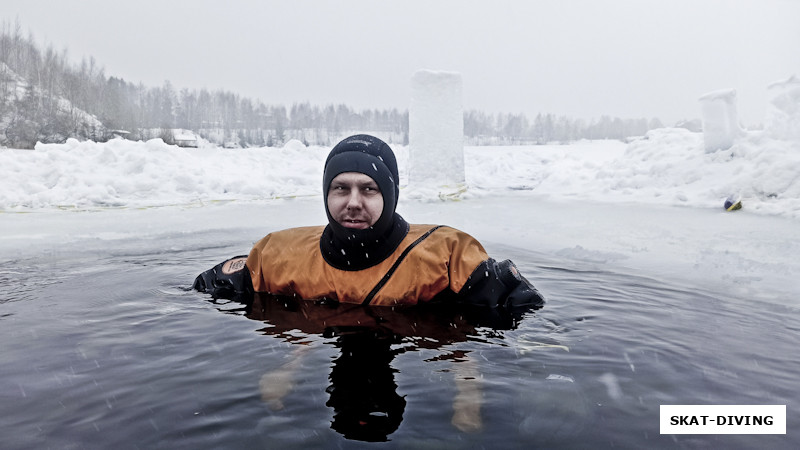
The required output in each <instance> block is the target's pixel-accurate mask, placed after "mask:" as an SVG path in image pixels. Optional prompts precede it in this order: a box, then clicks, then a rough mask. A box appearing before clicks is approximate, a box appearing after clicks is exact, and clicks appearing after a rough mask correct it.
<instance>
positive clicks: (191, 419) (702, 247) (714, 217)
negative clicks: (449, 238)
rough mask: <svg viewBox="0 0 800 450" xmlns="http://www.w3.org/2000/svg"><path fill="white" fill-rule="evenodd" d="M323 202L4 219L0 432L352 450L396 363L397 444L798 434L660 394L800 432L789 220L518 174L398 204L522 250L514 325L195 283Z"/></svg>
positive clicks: (391, 427) (660, 442)
mask: <svg viewBox="0 0 800 450" xmlns="http://www.w3.org/2000/svg"><path fill="white" fill-rule="evenodd" d="M321 209H322V208H321V199H320V198H319V197H316V198H313V197H312V198H300V199H294V200H277V201H247V202H246V201H239V202H231V203H227V204H226V203H217V204H213V205H206V206H204V207H190V206H184V207H180V206H171V207H161V208H149V209H135V208H130V209H94V210H91V211H58V210H56V211H53V210H37V211H32V212H27V213H3V214H0V251H2V255H3V256H2V259H1V260H0V277H1V278H2V279H3V281H4V285H5V286H7V288H6V289H4V292H3V294H2V297H0V323H2V327H1V331H0V337H2V340H3V343H4V351H3V353H2V356H0V380H2V384H3V386H4V390H3V393H2V396H3V401H2V403H0V416H1V417H3V420H2V421H1V422H0V434H1V435H2V436H4V445H5V446H8V447H9V448H42V447H44V446H59V447H85V448H109V447H120V446H122V447H163V448H174V447H176V446H188V447H193V448H220V447H227V448H231V447H240V448H241V447H254V446H264V445H270V446H272V445H277V446H280V447H288V448H307V447H309V446H312V447H334V448H335V447H340V446H345V447H352V446H354V445H355V446H357V444H358V443H359V442H361V441H360V440H358V439H363V438H364V437H363V435H359V434H358V430H356V431H353V430H352V428H347V427H346V426H345V425H346V420H345V419H346V418H347V417H346V414H345V412H346V411H345V412H342V411H344V410H343V409H342V406H341V405H342V404H345V405H347V404H350V403H353V402H355V401H356V400H357V399H358V398H360V397H359V396H360V395H362V394H363V392H362V391H357V390H356V391H354V390H353V389H352V387H351V385H352V383H349V382H348V381H347V380H358V376H359V374H362V375H363V372H364V371H367V372H369V373H372V374H377V375H376V376H377V377H378V378H380V379H383V380H385V383H381V385H380V386H376V387H375V388H374V389H372V390H370V391H369V397H370V398H371V399H373V400H374V401H375V402H378V403H379V404H381V405H383V407H384V409H385V410H386V411H387V412H386V413H385V415H384V416H380V417H378V419H376V420H377V421H378V422H380V421H381V420H383V422H382V423H383V425H382V426H383V428H380V427H377V428H376V429H377V430H378V431H377V434H378V435H380V432H381V430H382V432H383V433H384V435H388V436H385V438H386V439H388V440H389V446H390V447H419V446H434V447H443V446H444V447H453V448H462V447H476V446H478V447H480V446H486V447H494V446H496V444H497V443H498V442H503V443H504V444H506V446H508V447H522V446H525V447H528V446H537V445H538V446H543V447H550V448H553V447H563V448H611V447H625V448H632V447H667V448H674V447H681V448H702V447H708V446H712V445H713V446H721V447H724V448H753V447H763V448H797V447H798V445H800V441H799V440H798V437H797V436H796V435H794V434H792V432H791V431H790V432H789V434H787V435H777V436H755V435H753V436H736V435H733V436H710V435H703V436H691V435H685V436H664V435H660V434H659V422H658V419H659V417H658V416H659V405H661V404H686V403H689V404H786V405H787V418H788V423H787V430H793V429H796V428H797V426H798V422H797V417H800V416H798V412H800V411H798V407H797V405H798V404H800V402H798V400H800V396H799V395H798V393H797V390H796V384H797V383H796V374H797V373H800V356H798V353H797V351H796V343H797V342H799V341H800V323H798V317H800V316H798V298H800V296H798V294H800V287H798V285H797V283H796V274H797V273H799V272H798V264H799V263H798V262H797V261H796V257H795V256H794V255H796V254H797V250H798V245H799V244H798V242H800V230H799V229H798V227H797V226H796V221H795V220H793V219H789V218H781V217H772V216H764V215H755V214H751V213H748V212H747V211H746V210H743V211H740V212H737V213H733V214H731V213H725V212H722V211H720V210H719V209H716V208H715V209H711V208H706V209H703V208H687V207H674V206H644V205H641V204H624V203H614V204H602V203H597V202H588V201H585V200H564V199H553V198H551V196H548V195H536V194H533V193H530V192H525V193H515V192H509V193H508V194H506V195H500V196H491V197H478V198H472V199H468V200H465V201H462V202H447V203H438V202H435V203H425V202H407V203H403V202H401V206H400V208H399V212H400V213H401V214H403V215H404V217H406V219H408V220H409V221H410V222H415V223H445V224H448V225H451V226H454V227H457V228H459V229H462V230H464V231H467V232H469V233H470V234H473V235H474V236H475V237H477V238H478V239H480V240H481V241H482V242H483V243H484V245H485V247H486V248H487V250H488V251H489V253H490V255H492V256H494V257H495V258H498V259H505V258H510V259H512V260H514V261H515V262H516V263H517V265H518V266H519V267H520V270H521V271H522V272H523V273H524V274H526V275H527V277H528V278H529V279H530V280H531V281H532V282H533V283H534V284H536V285H537V287H538V288H539V289H540V290H541V291H542V292H543V294H544V295H545V296H546V297H547V299H548V303H547V304H546V305H545V307H544V308H543V309H541V310H538V311H535V312H528V313H526V314H525V315H524V316H523V317H522V318H521V320H519V322H518V323H510V322H509V321H508V320H505V321H504V320H499V321H495V322H491V321H487V319H486V317H485V315H479V316H478V317H483V319H481V320H478V319H476V317H475V316H474V315H473V314H472V313H470V312H469V311H467V312H465V311H456V312H447V311H445V312H437V313H436V314H430V315H427V314H421V315H420V314H419V313H414V312H412V313H401V312H389V311H383V312H380V311H379V312H377V313H371V315H370V317H372V318H373V320H374V321H375V322H374V323H373V324H369V326H366V327H365V326H364V324H365V323H366V322H367V321H364V320H360V319H359V323H360V324H361V326H362V328H359V329H354V328H352V327H351V326H352V323H349V324H348V320H350V321H352V320H353V317H351V315H350V314H349V313H348V312H347V311H343V310H341V309H338V310H334V311H328V310H325V309H322V313H323V314H327V315H329V316H330V315H337V317H341V320H342V324H341V327H339V328H337V329H336V330H333V331H331V330H328V331H326V330H324V329H321V328H320V327H319V325H318V323H315V322H314V320H313V318H314V317H316V316H318V315H319V314H320V308H327V307H325V306H314V305H305V306H303V307H294V308H293V307H292V305H288V306H287V305H284V304H283V303H280V302H278V303H275V302H272V303H270V301H269V300H266V299H265V300H263V303H262V304H261V305H260V308H258V309H256V310H250V311H245V309H244V308H243V307H242V305H239V304H237V303H230V302H222V303H219V302H216V303H215V302H212V301H211V299H210V298H209V297H208V296H206V295H201V294H198V293H196V292H193V291H191V290H188V287H189V286H190V284H191V282H192V280H193V278H194V277H195V276H196V275H197V274H198V273H199V272H200V271H202V270H204V269H206V268H208V267H210V266H211V265H213V264H215V263H216V262H219V261H220V260H222V259H224V258H226V257H228V256H232V255H235V254H241V253H246V252H247V251H248V250H249V248H250V246H251V245H252V243H253V242H254V241H256V240H257V239H259V238H260V237H262V236H263V235H264V234H266V233H268V232H270V231H274V230H276V229H282V228H285V227H290V226H295V225H306V224H312V223H323V221H324V220H325V218H324V213H323V212H322V211H321ZM315 308H316V309H315ZM506 319H507V318H506ZM409 323H411V324H414V325H415V326H414V327H410V328H409V326H408V324H409ZM421 323H422V324H424V326H421V325H420V324H421ZM375 324H380V325H377V326H376V325H375ZM453 325H455V326H453ZM509 325H515V326H513V327H511V326H509ZM493 327H494V328H493ZM364 328H366V329H364ZM504 328H513V329H504ZM409 330H411V331H409ZM354 392H361V393H359V394H356V393H354ZM478 398H479V399H481V401H480V407H479V408H477V411H478V412H477V413H475V408H470V407H469V406H467V405H473V406H474V405H475V404H476V403H475V401H476V399H478ZM454 405H455V407H454ZM456 410H457V411H460V414H459V415H454V411H456ZM343 423H344V424H345V425H342V424H343ZM362 431H363V430H362ZM353 433H356V434H353ZM370 436H371V438H373V439H377V438H376V437H375V435H374V434H373V435H370ZM364 445H366V444H364Z"/></svg>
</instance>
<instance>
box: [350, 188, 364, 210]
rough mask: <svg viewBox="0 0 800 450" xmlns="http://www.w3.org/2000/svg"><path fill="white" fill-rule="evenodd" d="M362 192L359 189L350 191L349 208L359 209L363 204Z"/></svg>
mask: <svg viewBox="0 0 800 450" xmlns="http://www.w3.org/2000/svg"><path fill="white" fill-rule="evenodd" d="M362 202H363V201H362V198H361V192H359V191H358V189H353V190H351V191H350V196H349V197H347V209H359V208H361V204H362Z"/></svg>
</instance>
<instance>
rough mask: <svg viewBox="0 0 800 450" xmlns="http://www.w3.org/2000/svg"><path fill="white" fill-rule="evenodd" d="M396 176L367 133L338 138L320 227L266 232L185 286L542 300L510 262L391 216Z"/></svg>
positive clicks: (453, 235)
mask: <svg viewBox="0 0 800 450" xmlns="http://www.w3.org/2000/svg"><path fill="white" fill-rule="evenodd" d="M399 181H400V177H399V175H398V170H397V161H396V159H395V156H394V153H393V152H392V150H391V148H390V147H389V146H388V145H387V144H386V143H385V142H383V141H381V140H380V139H378V138H375V137H373V136H369V135H356V136H351V137H349V138H346V139H344V140H343V141H341V142H339V143H338V144H337V145H336V146H335V147H334V148H333V149H332V150H331V152H330V154H329V155H328V158H327V160H326V161H325V171H324V174H323V180H322V188H323V194H324V197H323V198H324V203H325V212H326V213H327V216H328V224H327V225H326V226H312V227H301V228H292V229H288V230H283V231H278V232H274V233H270V234H268V235H267V236H265V237H264V238H262V239H261V240H260V241H259V242H258V243H256V245H255V246H254V247H253V249H252V250H251V251H250V254H249V256H247V257H245V256H240V257H236V258H232V259H230V260H227V261H225V262H222V263H220V264H218V265H217V266H215V267H214V268H212V269H209V270H207V271H205V272H203V273H202V274H200V275H199V276H198V277H197V279H196V280H195V283H194V288H195V289H197V290H200V291H202V292H208V293H211V294H212V295H214V296H217V297H231V296H238V295H248V294H250V293H252V292H265V293H269V294H274V295H287V296H294V297H300V298H302V299H307V300H328V301H336V302H340V303H357V304H364V305H373V306H392V305H414V304H418V303H425V302H431V301H439V300H442V301H445V300H446V301H452V300H455V301H456V302H462V303H468V304H475V305H482V306H489V307H497V306H506V307H515V306H523V307H531V306H532V307H537V306H540V305H542V304H543V303H544V299H543V297H542V296H541V294H539V292H538V291H537V290H536V288H534V287H533V285H531V283H530V282H528V280H526V279H525V278H524V277H523V276H522V275H521V274H520V273H519V271H518V270H517V267H516V266H515V265H514V263H512V262H511V261H508V260H506V261H503V262H497V261H495V260H494V259H492V258H490V257H489V256H488V255H487V253H486V251H485V250H484V249H483V247H482V246H481V244H480V243H479V242H478V241H476V240H475V239H474V238H472V237H471V236H469V235H468V234H466V233H463V232H461V231H459V230H456V229H454V228H450V227H446V226H441V225H438V226H434V225H410V224H408V223H407V222H406V221H405V220H404V219H403V218H402V217H401V216H400V215H399V214H397V213H396V212H395V208H396V207H397V201H398V196H399V193H400V184H399Z"/></svg>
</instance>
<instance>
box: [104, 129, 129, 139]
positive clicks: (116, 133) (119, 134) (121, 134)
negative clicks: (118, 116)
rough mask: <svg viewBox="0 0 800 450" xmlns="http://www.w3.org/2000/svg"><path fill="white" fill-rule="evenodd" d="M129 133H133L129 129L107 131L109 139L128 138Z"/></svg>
mask: <svg viewBox="0 0 800 450" xmlns="http://www.w3.org/2000/svg"><path fill="white" fill-rule="evenodd" d="M129 134H131V132H130V131H127V130H108V132H107V133H106V135H107V139H117V138H122V139H128V135H129Z"/></svg>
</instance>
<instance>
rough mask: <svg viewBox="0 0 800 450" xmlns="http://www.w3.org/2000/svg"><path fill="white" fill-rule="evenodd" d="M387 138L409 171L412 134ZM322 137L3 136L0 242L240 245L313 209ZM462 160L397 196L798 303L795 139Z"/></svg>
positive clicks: (515, 237) (650, 271)
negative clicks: (458, 192)
mask: <svg viewBox="0 0 800 450" xmlns="http://www.w3.org/2000/svg"><path fill="white" fill-rule="evenodd" d="M392 147H393V148H394V149H395V151H396V153H397V156H398V162H399V165H400V171H401V184H406V183H407V181H406V180H408V170H409V169H408V164H407V162H408V149H407V148H405V147H402V146H397V145H392ZM328 151H329V149H328V148H322V147H308V148H307V147H305V146H303V145H302V144H301V143H299V142H297V141H291V142H289V143H287V145H286V146H284V147H283V148H258V149H235V150H233V149H232V150H224V149H217V148H201V149H182V148H178V147H174V146H167V145H165V144H164V143H163V142H161V141H160V140H154V141H149V142H131V141H124V140H113V141H110V142H108V143H104V144H98V143H92V142H77V141H74V140H70V141H68V142H67V143H65V144H48V145H42V144H39V145H38V146H37V147H36V150H33V151H27V150H13V149H5V150H0V254H2V258H3V259H12V258H16V257H19V256H20V255H22V254H24V253H27V252H40V251H58V250H57V249H58V248H59V247H63V248H69V246H70V245H78V246H80V245H83V244H82V243H86V242H92V243H97V242H103V241H114V242H120V241H122V240H124V241H127V242H130V241H132V240H133V241H135V240H136V239H142V240H148V241H149V240H152V239H163V240H164V245H165V246H169V245H171V244H170V239H171V238H174V237H175V236H185V235H191V234H192V233H208V232H209V231H210V230H222V231H224V230H235V231H236V232H237V233H236V235H233V236H229V237H228V239H230V240H229V241H228V242H229V243H236V242H238V241H241V252H242V253H246V252H247V251H248V250H249V246H250V245H251V244H252V242H253V241H254V240H257V239H258V238H260V237H261V236H262V235H263V234H266V233H267V232H270V231H274V230H277V229H282V228H286V227H291V226H299V225H308V224H321V223H324V221H325V215H324V212H323V211H322V201H321V193H320V187H321V186H320V185H321V178H322V167H323V163H324V159H325V157H326V156H327V153H328ZM465 168H466V180H467V185H468V187H469V188H468V190H467V191H466V193H464V194H463V195H462V196H461V198H460V199H459V200H458V201H441V200H440V199H439V197H438V195H437V193H436V192H430V195H428V196H424V195H423V196H420V195H419V192H418V191H417V192H416V194H417V195H415V196H414V198H413V199H409V198H408V197H409V196H408V195H406V196H404V195H403V192H404V191H405V192H406V193H408V192H411V191H413V188H414V187H413V186H411V187H408V188H404V189H403V190H402V191H401V200H400V205H399V207H398V212H400V213H401V214H402V215H403V216H404V217H406V219H407V220H409V221H410V222H415V223H443V224H448V225H452V226H455V227H457V228H460V229H462V230H464V231H467V232H468V233H470V234H473V235H474V236H476V237H477V238H478V239H480V240H481V241H482V242H483V243H484V244H485V246H486V247H487V248H488V250H489V252H490V253H491V254H492V256H495V257H497V258H499V259H502V258H503V254H502V253H503V249H504V248H506V247H515V248H518V249H523V250H526V251H531V252H535V253H532V255H534V256H533V257H535V258H544V259H546V258H553V260H559V261H564V260H566V261H567V262H568V263H574V264H576V265H582V266H598V267H606V268H607V267H615V268H619V269H620V270H631V271H636V272H637V273H639V274H645V275H649V276H653V277H658V278H661V279H666V280H670V281H673V280H674V281H676V282H682V283H698V284H702V285H704V286H706V287H710V288H712V289H714V290H717V291H719V292H730V293H736V294H737V295H747V296H753V297H754V298H758V299H764V300H771V301H779V302H781V303H788V304H794V305H797V304H798V298H800V297H798V295H797V294H799V293H800V283H798V282H797V280H796V275H797V274H800V258H797V256H796V255H797V254H798V253H800V227H798V221H799V220H800V144H798V143H797V142H790V141H784V140H776V139H772V138H769V137H768V136H767V135H766V134H764V133H761V132H752V131H751V132H748V133H746V134H745V135H743V136H742V137H741V138H739V139H738V140H737V141H736V143H735V145H734V146H733V147H731V148H730V149H728V150H720V151H717V152H713V153H707V152H706V151H705V150H704V148H703V139H702V134H699V133H691V132H689V131H686V130H683V129H660V130H654V131H651V132H650V133H648V135H647V136H645V137H643V138H641V139H638V140H635V141H633V142H631V143H630V144H624V143H621V142H616V141H603V142H578V143H574V144H570V145H547V146H530V147H467V148H466V149H465ZM730 195H739V196H741V198H742V203H743V205H744V207H743V208H742V209H741V210H739V211H733V212H726V211H724V209H723V203H724V201H725V199H726V198H727V197H728V196H730ZM404 197H405V198H404ZM64 246H66V247H64ZM225 256H231V255H216V254H215V255H209V261H212V260H215V259H218V258H223V257H225ZM197 269H198V270H199V269H202V267H198V268H197ZM187 283H188V281H187Z"/></svg>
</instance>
